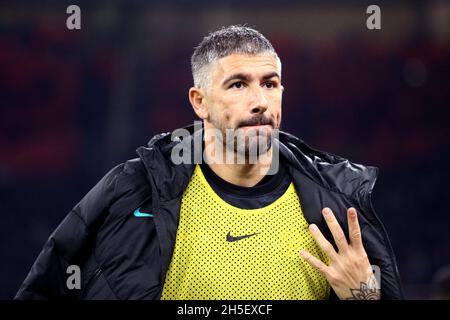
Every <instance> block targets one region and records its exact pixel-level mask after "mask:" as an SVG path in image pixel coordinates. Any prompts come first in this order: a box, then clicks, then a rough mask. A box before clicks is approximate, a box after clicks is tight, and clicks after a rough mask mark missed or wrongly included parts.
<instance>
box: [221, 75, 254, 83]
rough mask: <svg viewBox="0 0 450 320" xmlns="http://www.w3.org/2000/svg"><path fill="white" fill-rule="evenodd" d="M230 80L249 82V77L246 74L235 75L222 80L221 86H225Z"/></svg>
mask: <svg viewBox="0 0 450 320" xmlns="http://www.w3.org/2000/svg"><path fill="white" fill-rule="evenodd" d="M231 80H242V81H248V80H250V75H248V74H246V73H235V74H232V75H231V76H229V77H228V78H226V79H225V80H223V82H222V85H223V86H224V85H226V84H227V83H228V82H230V81H231Z"/></svg>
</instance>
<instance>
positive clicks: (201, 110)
mask: <svg viewBox="0 0 450 320" xmlns="http://www.w3.org/2000/svg"><path fill="white" fill-rule="evenodd" d="M189 101H190V102H191V105H192V108H194V112H195V113H196V114H197V116H198V117H199V118H200V119H202V120H205V119H207V118H208V116H209V114H208V109H207V108H206V96H205V91H204V90H202V89H200V88H196V87H192V88H190V89H189Z"/></svg>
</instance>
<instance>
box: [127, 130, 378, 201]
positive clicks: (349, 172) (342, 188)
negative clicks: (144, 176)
mask: <svg viewBox="0 0 450 320" xmlns="http://www.w3.org/2000/svg"><path fill="white" fill-rule="evenodd" d="M182 129H184V130H185V132H188V133H189V134H188V135H186V136H184V137H183V139H180V138H179V137H177V135H176V134H175V135H174V138H173V139H172V135H173V133H175V131H174V132H173V133H171V132H165V133H160V134H157V135H155V136H154V137H153V138H152V139H151V140H150V141H149V143H148V146H147V147H143V146H142V147H139V148H138V149H137V150H136V151H137V153H138V155H139V157H140V158H141V160H142V162H143V164H144V167H145V168H146V170H147V172H148V175H149V180H150V182H151V184H152V186H153V187H154V188H155V189H156V191H157V193H158V198H160V200H161V201H167V200H170V199H173V198H175V197H177V196H179V194H180V193H181V192H183V191H184V189H185V186H186V185H187V183H188V182H189V179H190V177H191V175H192V172H193V170H194V167H195V164H196V163H198V161H197V162H196V161H195V158H194V153H195V152H196V151H198V149H194V148H201V147H202V145H201V141H202V137H203V128H202V126H194V125H190V126H187V127H184V128H182ZM278 138H279V140H278V141H276V142H278V145H279V150H280V161H283V160H282V159H284V160H285V161H287V162H288V164H289V165H290V166H291V167H293V169H294V170H300V171H302V172H303V173H304V174H305V175H306V176H307V177H309V178H310V179H311V180H313V181H314V182H315V183H318V184H320V185H321V186H323V187H325V188H328V189H330V190H331V191H334V192H339V193H343V194H345V195H347V196H350V197H352V196H363V197H364V196H366V195H368V194H369V193H371V192H372V189H373V187H374V184H375V181H376V179H377V176H378V168H376V167H371V166H364V165H361V164H356V163H353V162H351V161H349V160H347V159H344V158H342V157H340V156H337V155H334V154H331V153H328V152H324V151H319V150H315V149H313V148H311V147H310V146H308V145H307V144H306V143H305V142H304V141H303V140H301V139H299V138H298V137H296V136H294V135H292V134H289V133H287V132H283V131H280V132H279V137H278ZM196 141H197V142H198V141H199V142H200V143H197V144H196V143H194V142H196ZM177 145H178V147H177V149H178V150H180V149H184V148H186V149H185V150H187V149H189V150H195V151H194V152H192V153H191V154H190V155H189V156H190V158H191V161H190V163H189V164H186V163H182V164H174V163H173V161H172V160H171V154H172V152H173V150H174V149H173V148H174V147H175V146H177ZM200 151H201V149H200ZM200 154H201V153H200ZM180 178H181V179H180ZM152 189H153V188H152ZM355 193H356V194H355ZM154 196H156V194H154Z"/></svg>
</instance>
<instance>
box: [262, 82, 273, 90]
mask: <svg viewBox="0 0 450 320" xmlns="http://www.w3.org/2000/svg"><path fill="white" fill-rule="evenodd" d="M264 85H265V86H266V88H268V89H272V88H275V83H273V82H266V83H264Z"/></svg>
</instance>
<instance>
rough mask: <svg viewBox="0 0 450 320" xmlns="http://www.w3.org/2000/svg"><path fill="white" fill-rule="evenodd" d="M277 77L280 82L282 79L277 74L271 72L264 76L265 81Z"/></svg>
mask: <svg viewBox="0 0 450 320" xmlns="http://www.w3.org/2000/svg"><path fill="white" fill-rule="evenodd" d="M273 77H277V78H278V79H279V80H280V79H281V77H280V75H279V74H278V73H277V72H275V71H274V72H271V73H268V74H266V75H264V76H263V80H269V79H270V78H273Z"/></svg>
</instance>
